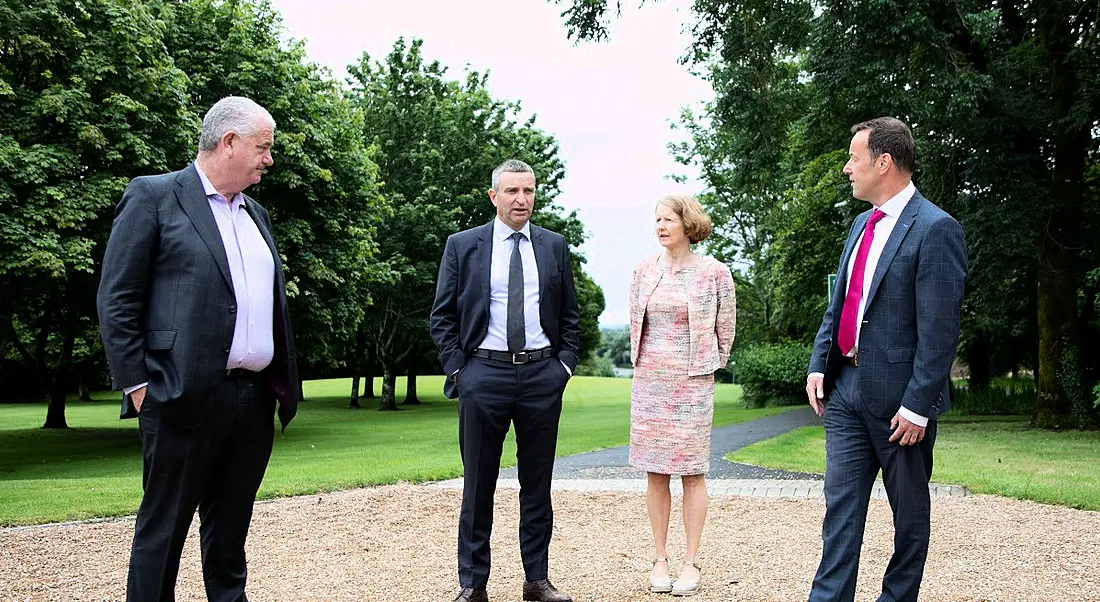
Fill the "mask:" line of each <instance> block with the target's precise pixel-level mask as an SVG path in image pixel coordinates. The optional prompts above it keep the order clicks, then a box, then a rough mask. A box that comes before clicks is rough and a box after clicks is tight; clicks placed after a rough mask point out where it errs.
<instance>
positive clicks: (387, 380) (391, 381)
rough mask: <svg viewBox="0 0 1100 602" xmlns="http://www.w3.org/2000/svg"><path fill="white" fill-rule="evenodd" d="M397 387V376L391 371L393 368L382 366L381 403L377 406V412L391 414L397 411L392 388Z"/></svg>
mask: <svg viewBox="0 0 1100 602" xmlns="http://www.w3.org/2000/svg"><path fill="white" fill-rule="evenodd" d="M396 385H397V374H396V373H395V372H394V371H393V366H387V365H383V366H382V401H381V402H379V404H378V410H379V411H381V412H392V411H395V410H397V399H396V397H395V395H394V388H395V386H396Z"/></svg>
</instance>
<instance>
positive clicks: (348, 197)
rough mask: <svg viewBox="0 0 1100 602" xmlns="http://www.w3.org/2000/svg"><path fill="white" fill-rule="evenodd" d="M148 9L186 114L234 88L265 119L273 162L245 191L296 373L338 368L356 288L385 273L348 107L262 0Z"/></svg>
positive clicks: (370, 175) (365, 166) (362, 155)
mask: <svg viewBox="0 0 1100 602" xmlns="http://www.w3.org/2000/svg"><path fill="white" fill-rule="evenodd" d="M158 14H159V15H160V17H161V19H162V20H163V21H164V22H165V23H167V24H168V27H167V32H166V35H165V37H164V41H165V45H166V47H167V48H168V51H169V52H170V53H171V55H172V56H173V58H174V60H175V64H176V65H177V66H178V67H179V68H181V69H183V70H184V71H185V72H186V73H187V74H188V75H189V76H190V79H191V85H190V87H189V94H190V98H191V102H192V106H193V107H194V111H195V114H196V115H200V116H201V114H202V113H203V112H204V111H205V110H206V109H207V108H209V107H210V106H211V105H213V104H214V102H216V101H217V100H218V99H220V98H222V97H225V96H230V95H242V96H248V97H250V98H252V99H253V100H255V101H256V102H258V103H260V104H261V105H263V106H264V107H266V108H267V109H268V110H269V111H270V112H271V114H272V116H273V117H274V118H275V121H276V124H277V126H276V134H275V149H274V152H273V157H274V159H275V164H274V166H272V167H271V168H270V169H269V170H268V172H267V173H266V174H265V175H264V178H263V180H262V181H261V182H260V184H258V185H256V186H254V187H252V188H250V189H249V190H248V194H249V195H253V196H255V198H256V199H257V200H258V201H259V202H260V203H261V204H263V205H264V206H265V207H266V208H268V210H269V211H270V212H271V216H272V225H273V227H274V229H275V236H276V238H277V240H278V242H279V250H280V252H281V253H282V254H283V255H284V257H283V259H284V262H285V268H286V274H287V287H288V289H289V290H288V294H289V296H290V312H291V317H292V319H293V322H294V325H295V339H296V344H297V350H298V353H299V356H300V357H301V358H302V359H303V360H304V361H303V362H301V363H302V364H303V365H305V366H306V367H307V370H306V371H304V372H305V373H306V374H304V376H305V375H308V367H309V366H321V367H325V366H334V365H340V364H342V363H343V362H344V361H345V360H346V357H347V352H348V346H349V344H350V343H349V342H350V341H352V340H353V335H354V325H355V324H357V323H358V322H359V321H360V319H361V318H362V316H363V313H364V311H365V308H366V307H367V305H368V304H369V302H370V299H369V297H367V296H365V295H364V294H363V292H364V290H365V289H364V287H363V286H362V283H364V282H369V281H373V280H377V279H384V278H387V277H388V273H387V270H386V269H385V267H384V266H383V265H381V264H379V263H378V262H377V261H374V259H373V255H374V253H375V251H376V249H377V243H376V241H375V232H376V230H377V229H378V227H379V225H380V224H381V223H382V222H383V221H384V220H386V219H388V218H389V209H388V208H387V206H386V205H385V203H384V199H383V198H382V197H381V195H380V194H379V192H378V189H377V184H376V179H377V177H378V168H377V165H375V163H374V161H373V159H372V156H371V152H372V151H371V150H370V148H369V147H368V146H367V145H366V144H365V143H364V141H363V138H362V135H361V134H362V128H363V121H362V117H361V115H360V113H359V112H358V111H357V110H356V109H355V108H354V107H353V106H352V105H351V104H350V103H349V102H348V101H347V100H346V98H345V97H344V95H343V92H342V90H341V89H340V87H339V86H338V85H337V83H336V82H334V81H333V80H332V79H331V78H330V77H329V76H328V73H327V72H326V71H324V70H323V69H321V68H320V67H318V66H317V65H315V64H312V63H309V62H308V61H307V60H306V56H305V50H304V46H303V44H302V43H301V42H297V41H289V42H284V40H283V29H282V24H281V21H280V18H279V15H278V14H277V13H276V12H275V11H274V10H273V9H272V7H271V6H270V4H269V3H268V2H267V0H228V1H224V2H219V1H215V0H187V1H183V2H178V1H165V2H162V3H161V4H159V12H158Z"/></svg>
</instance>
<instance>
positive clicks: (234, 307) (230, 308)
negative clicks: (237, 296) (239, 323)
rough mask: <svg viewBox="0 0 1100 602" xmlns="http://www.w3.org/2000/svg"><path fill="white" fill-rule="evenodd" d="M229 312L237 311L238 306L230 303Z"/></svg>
mask: <svg viewBox="0 0 1100 602" xmlns="http://www.w3.org/2000/svg"><path fill="white" fill-rule="evenodd" d="M229 313H231V314H235V313H237V306H236V305H230V306H229Z"/></svg>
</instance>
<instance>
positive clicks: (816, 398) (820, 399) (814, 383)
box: [806, 375, 825, 416]
mask: <svg viewBox="0 0 1100 602" xmlns="http://www.w3.org/2000/svg"><path fill="white" fill-rule="evenodd" d="M806 399H808V400H810V407H811V408H813V409H814V413H815V414H817V415H818V416H820V415H822V414H824V413H825V379H824V378H822V377H820V376H815V375H810V376H808V377H807V378H806Z"/></svg>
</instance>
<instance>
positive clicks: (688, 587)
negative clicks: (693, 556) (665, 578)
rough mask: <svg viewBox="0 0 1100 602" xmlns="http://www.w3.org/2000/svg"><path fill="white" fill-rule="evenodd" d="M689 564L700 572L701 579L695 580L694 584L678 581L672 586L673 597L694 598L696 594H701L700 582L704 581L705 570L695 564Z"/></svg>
mask: <svg viewBox="0 0 1100 602" xmlns="http://www.w3.org/2000/svg"><path fill="white" fill-rule="evenodd" d="M688 564H690V565H691V566H693V567H695V570H697V571H699V579H697V580H695V581H694V582H692V583H685V582H683V581H680V580H679V579H677V580H676V581H675V582H674V583H673V584H672V592H671V593H672V595H673V596H694V595H695V594H698V593H699V589H700V582H701V581H702V580H703V568H702V567H700V566H699V565H697V564H695V563H694V562H689V563H688Z"/></svg>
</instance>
